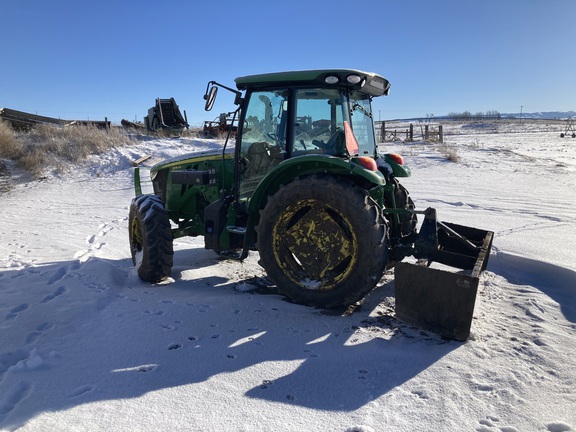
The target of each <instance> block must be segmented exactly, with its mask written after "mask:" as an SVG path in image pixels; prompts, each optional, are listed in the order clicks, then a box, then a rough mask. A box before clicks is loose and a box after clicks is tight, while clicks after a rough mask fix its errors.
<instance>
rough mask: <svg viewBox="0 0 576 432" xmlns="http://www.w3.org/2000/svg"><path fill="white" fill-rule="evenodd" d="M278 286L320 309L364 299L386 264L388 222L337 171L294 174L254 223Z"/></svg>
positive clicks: (265, 261)
mask: <svg viewBox="0 0 576 432" xmlns="http://www.w3.org/2000/svg"><path fill="white" fill-rule="evenodd" d="M256 230H257V235H258V250H259V252H260V264H261V265H262V267H264V269H265V270H266V273H267V274H268V276H269V277H270V279H272V281H273V282H274V283H275V284H276V286H277V289H278V291H279V292H280V293H281V294H283V295H285V296H287V297H289V298H290V299H292V300H293V301H294V302H296V303H301V304H306V305H310V306H316V307H322V308H334V307H338V306H345V305H349V304H352V303H354V302H356V301H358V300H361V299H362V298H363V297H364V296H365V295H366V294H368V293H369V292H370V291H371V290H372V289H373V288H374V287H375V286H376V284H377V283H378V281H379V280H380V278H381V277H382V273H383V272H384V269H385V267H386V263H387V249H388V232H387V223H386V221H385V219H384V218H383V217H382V215H381V213H380V210H379V208H378V205H377V204H376V202H375V201H374V200H372V199H371V198H370V197H369V195H368V193H367V192H366V190H364V189H362V188H360V187H358V186H356V185H355V184H354V183H352V182H351V181H349V180H346V179H344V178H338V177H333V176H308V177H304V178H297V179H295V180H293V181H292V182H290V183H288V184H286V185H285V186H282V187H281V188H280V189H279V190H278V192H276V193H275V194H274V195H273V196H271V197H269V198H268V202H267V204H266V206H265V208H264V209H263V210H261V212H260V222H259V225H258V227H257V228H256Z"/></svg>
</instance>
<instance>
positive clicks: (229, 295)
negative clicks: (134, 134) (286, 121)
mask: <svg viewBox="0 0 576 432" xmlns="http://www.w3.org/2000/svg"><path fill="white" fill-rule="evenodd" d="M496 125H497V124H496ZM454 128H455V130H454V131H453V132H454V134H453V135H450V134H447V135H446V141H447V144H448V146H450V147H451V148H453V149H455V150H456V152H457V154H458V156H459V158H460V160H459V162H457V163H455V162H450V161H448V160H447V159H446V158H445V157H443V156H442V151H441V147H442V146H441V145H438V144H435V145H432V144H424V143H393V144H387V145H385V146H384V145H383V147H382V148H383V150H387V151H397V152H399V153H401V154H403V155H404V157H405V159H406V160H407V163H408V164H410V165H411V167H412V177H410V178H407V179H403V180H402V183H403V184H404V185H405V186H406V187H407V188H408V189H409V190H410V192H411V196H412V197H413V199H414V200H415V202H416V205H417V208H419V209H425V208H426V207H428V206H432V207H435V208H436V209H437V211H438V215H439V218H441V219H442V220H446V221H450V222H455V223H460V224H463V225H470V226H476V227H479V228H483V229H490V230H493V231H494V232H495V239H494V247H493V250H492V254H491V257H490V263H489V266H488V269H487V271H486V272H484V274H483V275H482V278H481V281H480V287H479V294H478V298H477V302H476V308H475V312H474V320H473V325H472V335H471V338H470V339H469V340H468V341H467V342H464V343H460V342H454V341H446V340H443V339H441V338H439V337H438V336H436V335H434V334H430V333H426V332H423V331H421V330H419V329H416V328H412V327H408V326H406V325H403V324H401V323H400V322H398V321H396V320H395V318H394V313H393V304H394V282H393V275H392V274H386V275H385V276H384V278H383V279H382V281H381V283H380V284H379V287H378V288H377V289H376V290H374V291H373V292H372V293H371V294H370V295H369V296H368V297H367V298H366V300H365V302H364V304H363V305H362V307H361V308H359V309H358V310H356V311H355V312H354V313H352V314H351V315H349V316H340V315H337V314H331V313H327V312H323V311H320V310H316V309H313V308H308V307H304V306H300V305H295V304H291V303H288V302H286V301H284V300H283V298H282V297H281V296H279V295H277V294H275V293H274V292H272V291H271V290H270V289H268V288H267V287H266V282H265V279H264V277H265V274H264V272H263V270H262V269H261V268H260V267H259V266H258V264H257V262H258V256H257V254H256V253H252V254H251V255H250V256H249V257H248V259H247V260H245V261H244V262H242V263H239V262H235V261H231V260H225V259H220V258H219V257H218V256H216V254H214V253H213V252H212V251H208V250H205V249H204V247H203V239H202V238H183V239H178V240H176V241H175V250H176V254H175V258H174V262H175V266H174V270H173V279H172V280H169V281H168V282H167V283H163V284H159V285H150V284H148V283H144V282H142V281H140V280H139V279H138V276H137V274H136V272H135V270H134V269H133V266H132V263H131V259H130V251H129V247H128V234H127V224H128V223H127V217H128V208H129V205H130V201H131V199H132V197H133V193H134V192H133V185H132V170H133V168H132V167H131V161H132V160H134V159H137V158H138V157H140V156H142V155H143V154H153V155H154V156H155V157H156V156H159V157H163V158H167V157H172V156H176V155H178V154H181V153H187V152H190V151H194V150H199V151H203V150H208V149H212V148H219V146H220V145H221V144H220V143H218V142H215V141H209V140H199V139H197V140H192V139H158V140H148V141H140V142H139V143H138V144H136V145H134V146H131V147H123V148H117V149H115V150H113V151H110V152H109V153H107V154H104V155H100V156H98V157H94V158H92V159H91V160H90V161H88V162H87V163H85V164H83V166H81V167H74V168H73V169H71V170H70V171H69V172H68V173H67V174H66V175H62V176H59V177H51V178H49V179H47V180H44V181H36V182H29V181H28V182H27V181H23V180H24V178H25V176H24V175H23V174H22V173H18V172H16V178H15V183H16V184H15V185H14V187H13V188H12V190H11V191H10V192H8V193H4V194H2V195H1V196H0V199H1V202H2V206H1V207H0V341H1V344H0V428H2V430H6V431H12V430H18V431H53V430H61V431H64V430H70V431H140V430H157V431H188V430H203V431H222V430H226V431H227V430H230V431H247V432H252V431H271V430H273V431H300V430H307V431H309V430H314V431H343V432H344V431H354V432H373V431H462V430H473V431H482V432H487V431H507V432H511V431H548V432H561V431H570V430H574V429H575V428H576V409H575V407H576V390H575V389H576V356H575V355H574V352H575V350H574V348H575V346H576V338H575V336H576V264H575V263H576V252H575V249H574V241H575V240H576V236H575V234H574V233H575V232H576V194H575V193H574V190H575V189H576V140H573V139H570V138H560V137H559V133H556V132H538V131H532V130H530V131H528V130H527V131H525V132H523V133H521V132H516V133H504V132H507V131H506V130H495V129H494V128H495V126H494V124H491V125H490V127H489V128H479V127H476V126H474V127H468V128H464V127H460V126H454ZM456 129H457V130H456ZM484 129H485V130H484ZM143 171H144V172H143V175H146V172H145V170H143ZM143 187H144V188H145V189H147V188H148V190H150V184H149V183H144V184H143Z"/></svg>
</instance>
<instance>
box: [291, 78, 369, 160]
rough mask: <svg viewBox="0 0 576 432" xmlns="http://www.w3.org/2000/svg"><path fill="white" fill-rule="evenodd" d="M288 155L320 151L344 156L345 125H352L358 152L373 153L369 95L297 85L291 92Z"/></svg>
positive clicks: (345, 153) (363, 153) (345, 151)
mask: <svg viewBox="0 0 576 432" xmlns="http://www.w3.org/2000/svg"><path fill="white" fill-rule="evenodd" d="M295 106H296V108H295V123H294V133H293V139H292V155H293V156H298V155H300V154H310V153H322V154H329V155H333V156H347V155H348V153H347V150H346V140H345V126H344V123H348V124H349V125H351V126H352V130H353V131H354V135H355V136H356V139H357V141H358V147H359V154H360V155H373V154H374V144H375V142H374V129H373V124H372V114H371V111H370V98H369V97H368V96H366V95H363V94H362V93H358V92H353V93H351V94H350V95H348V92H347V91H346V90H343V89H300V90H297V91H296V92H295Z"/></svg>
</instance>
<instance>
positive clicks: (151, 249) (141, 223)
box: [128, 195, 174, 283]
mask: <svg viewBox="0 0 576 432" xmlns="http://www.w3.org/2000/svg"><path fill="white" fill-rule="evenodd" d="M128 234H129V239H130V251H131V253H132V263H133V264H134V266H135V267H136V268H137V270H138V276H140V279H142V280H144V281H146V282H152V283H156V282H160V281H162V280H164V279H166V278H167V277H169V276H170V273H171V271H172V264H173V256H174V249H173V237H172V231H171V227H170V219H169V218H168V212H167V211H166V209H165V208H164V203H163V202H162V200H161V199H160V198H159V197H158V196H156V195H140V196H138V197H136V198H134V199H133V200H132V203H131V204H130V213H129V216H128Z"/></svg>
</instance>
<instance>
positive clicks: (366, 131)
mask: <svg viewBox="0 0 576 432" xmlns="http://www.w3.org/2000/svg"><path fill="white" fill-rule="evenodd" d="M350 109H351V112H350V118H351V120H352V130H353V131H354V135H355V136H356V139H357V140H358V146H359V147H360V149H359V152H358V154H359V155H360V156H373V155H374V145H375V142H376V141H375V137H374V123H373V122H372V108H371V104H370V97H369V96H368V95H365V94H364V93H358V92H353V93H352V94H351V95H350Z"/></svg>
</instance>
